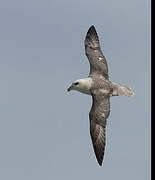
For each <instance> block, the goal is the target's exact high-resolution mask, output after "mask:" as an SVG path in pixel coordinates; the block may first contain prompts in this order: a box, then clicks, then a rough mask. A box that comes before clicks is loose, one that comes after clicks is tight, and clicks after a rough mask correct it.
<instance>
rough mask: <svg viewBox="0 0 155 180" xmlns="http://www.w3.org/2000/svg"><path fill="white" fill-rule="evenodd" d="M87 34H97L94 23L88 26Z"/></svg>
mask: <svg viewBox="0 0 155 180" xmlns="http://www.w3.org/2000/svg"><path fill="white" fill-rule="evenodd" d="M87 34H96V35H97V32H96V29H95V26H94V25H92V26H90V28H89V29H88V32H87Z"/></svg>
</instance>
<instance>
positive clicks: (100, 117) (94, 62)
mask: <svg viewBox="0 0 155 180" xmlns="http://www.w3.org/2000/svg"><path fill="white" fill-rule="evenodd" d="M85 53H86V55H87V57H88V60H89V63H90V74H89V77H91V78H92V79H93V85H92V88H91V94H92V99H93V104H92V108H91V111H90V113H89V118H90V134H91V138H92V143H93V147H94V152H95V155H96V158H97V160H98V163H99V165H102V161H103V157H104V151H105V145H106V121H107V118H108V116H109V113H110V96H112V95H113V96H114V95H121V94H122V92H124V91H125V92H126V88H125V90H124V91H122V92H121V91H120V89H119V88H120V87H122V86H120V85H117V84H113V83H112V82H110V81H109V75H108V65H107V62H106V58H105V57H104V55H103V53H102V51H101V48H100V43H99V38H98V35H97V32H96V30H95V27H94V26H91V27H90V28H89V30H88V32H87V35H86V38H85ZM127 88H128V87H127ZM128 89H129V88H128ZM130 91H131V90H130ZM119 92H120V94H119ZM114 93H115V94H114ZM130 93H131V92H130ZM127 94H128V93H127Z"/></svg>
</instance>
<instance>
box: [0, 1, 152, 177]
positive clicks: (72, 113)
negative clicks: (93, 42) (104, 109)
mask: <svg viewBox="0 0 155 180" xmlns="http://www.w3.org/2000/svg"><path fill="white" fill-rule="evenodd" d="M92 24H93V25H94V26H95V27H96V30H97V32H98V35H99V38H100V44H101V48H102V50H103V53H104V55H105V57H106V59H107V63H108V67H109V76H110V80H111V81H113V82H117V83H120V84H125V85H128V86H129V87H131V88H132V89H133V91H134V93H135V94H134V96H133V97H132V98H128V97H112V98H111V113H110V116H109V118H108V120H107V130H106V131H107V132H106V133H107V134H106V136H107V137H106V150H105V156H104V161H103V165H102V166H101V167H100V166H99V165H98V163H97V161H96V158H95V155H94V152H93V147H92V143H91V138H90V134H89V118H88V114H89V111H90V108H91V103H92V102H91V101H92V100H91V97H90V96H88V95H84V94H80V93H78V92H75V91H72V92H67V91H66V89H67V88H68V87H69V86H70V84H71V83H72V81H74V80H76V79H80V78H85V77H87V76H88V73H89V63H88V60H87V57H86V56H85V52H84V38H85V35H86V33H87V30H88V28H89V27H90V26H91V25H92ZM150 67H151V62H150V1H148V0H117V1H115V0H104V1H103V0H96V1H92V0H89V1H88V0H78V1H73V0H66V1H60V0H44V1H42V0H22V1H21V0H14V1H12V0H1V1H0V84H1V86H0V87H1V88H0V179H2V180H10V179H11V180H21V179H22V180H42V179H44V180H51V179H54V180H61V179H63V180H73V179H74V180H79V179H89V180H94V179H106V180H107V179H109V180H110V179H119V180H121V179H122V180H123V179H126V180H131V179H132V180H134V179H136V180H146V179H150V159H151V153H150V151H151V150H150V146H151V143H150V141H151V139H150V131H151V128H150V126H151V123H150V119H151V118H150V112H151V110H150V104H151V103H150V99H151V95H150V91H151V90H150V86H151V83H150V81H151V78H150V74H151V73H150Z"/></svg>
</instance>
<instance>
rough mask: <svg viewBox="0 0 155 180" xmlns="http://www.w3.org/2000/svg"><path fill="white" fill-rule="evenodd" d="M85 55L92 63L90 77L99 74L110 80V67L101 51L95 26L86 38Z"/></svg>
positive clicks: (90, 29)
mask: <svg viewBox="0 0 155 180" xmlns="http://www.w3.org/2000/svg"><path fill="white" fill-rule="evenodd" d="M85 53H86V56H87V57H88V60H89V63H90V74H89V75H90V76H93V75H96V74H99V75H102V76H104V77H105V78H106V79H109V76H108V65H107V62H106V59H105V57H104V55H103V53H102V51H101V48H100V43H99V37H98V35H97V32H96V30H95V27H94V26H91V27H90V28H89V30H88V32H87V35H86V38H85Z"/></svg>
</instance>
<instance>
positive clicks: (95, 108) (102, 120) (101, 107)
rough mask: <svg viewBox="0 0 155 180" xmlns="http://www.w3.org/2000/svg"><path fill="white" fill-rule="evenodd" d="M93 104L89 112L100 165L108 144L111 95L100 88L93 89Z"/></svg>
mask: <svg viewBox="0 0 155 180" xmlns="http://www.w3.org/2000/svg"><path fill="white" fill-rule="evenodd" d="M92 99H93V104H92V108H91V110H90V113H89V119H90V134H91V139H92V143H93V147H94V152H95V155H96V158H97V161H98V163H99V165H100V166H101V165H102V161H103V156H104V151H105V144H106V119H107V118H108V116H109V113H110V97H109V95H103V93H102V92H100V90H95V91H92Z"/></svg>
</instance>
